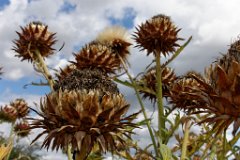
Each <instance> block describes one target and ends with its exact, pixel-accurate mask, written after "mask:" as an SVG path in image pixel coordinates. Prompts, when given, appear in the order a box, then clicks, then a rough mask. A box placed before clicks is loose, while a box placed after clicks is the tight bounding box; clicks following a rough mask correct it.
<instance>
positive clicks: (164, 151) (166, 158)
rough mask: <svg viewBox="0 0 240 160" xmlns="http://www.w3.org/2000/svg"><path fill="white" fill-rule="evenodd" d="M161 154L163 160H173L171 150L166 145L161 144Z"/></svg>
mask: <svg viewBox="0 0 240 160" xmlns="http://www.w3.org/2000/svg"><path fill="white" fill-rule="evenodd" d="M160 153H161V155H162V158H163V160H172V159H173V157H172V152H171V150H170V149H169V148H168V146H167V145H165V144H161V146H160Z"/></svg>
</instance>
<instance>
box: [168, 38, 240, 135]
mask: <svg viewBox="0 0 240 160" xmlns="http://www.w3.org/2000/svg"><path fill="white" fill-rule="evenodd" d="M239 46H240V43H239V42H235V43H234V44H232V45H231V47H230V49H229V51H228V53H227V54H226V55H224V56H223V57H222V58H220V59H218V60H217V61H216V62H215V63H214V64H212V65H211V66H210V67H208V68H206V71H205V77H204V79H203V78H202V77H198V76H193V78H194V80H196V81H197V83H198V84H200V86H201V87H200V88H199V89H197V90H196V91H195V92H191V91H185V93H184V92H180V93H182V94H181V95H182V98H180V97H179V98H178V99H182V100H181V101H180V102H181V103H179V105H178V107H179V106H180V107H181V105H182V107H183V108H184V109H186V110H192V109H193V108H196V109H197V111H196V110H195V111H194V112H192V114H199V113H205V114H206V116H205V118H204V119H203V120H202V121H201V123H205V122H206V123H208V124H213V130H215V131H216V134H220V133H222V132H223V131H224V130H227V129H228V128H229V126H230V125H231V124H233V134H236V132H237V131H238V129H239V127H240V117H239V115H240V91H239V88H240V56H239V55H240V52H239V51H240V50H239V49H238V48H239ZM180 89H181V87H180V86H179V88H176V89H175V90H176V91H177V92H175V95H174V94H173V95H174V96H173V97H176V95H177V93H179V91H181V90H180ZM190 99H192V101H190V102H191V103H192V102H193V100H194V102H196V104H195V103H194V105H192V104H190V105H188V104H185V103H183V101H186V100H190ZM173 100H174V99H173ZM175 103H176V102H175Z"/></svg>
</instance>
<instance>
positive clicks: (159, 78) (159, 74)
mask: <svg viewBox="0 0 240 160" xmlns="http://www.w3.org/2000/svg"><path fill="white" fill-rule="evenodd" d="M155 55H156V80H157V84H156V92H157V93H156V94H157V106H158V132H159V139H160V141H161V142H160V144H161V143H162V142H163V141H164V137H165V132H164V130H165V129H166V127H165V117H164V109H163V100H162V99H163V98H162V68H161V56H160V52H155Z"/></svg>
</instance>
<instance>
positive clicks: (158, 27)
mask: <svg viewBox="0 0 240 160" xmlns="http://www.w3.org/2000/svg"><path fill="white" fill-rule="evenodd" d="M136 29H137V32H135V34H134V39H135V41H136V42H137V47H139V48H142V50H144V49H146V50H147V55H149V54H150V53H153V54H155V51H157V52H161V54H163V55H164V56H166V55H167V54H169V53H170V52H174V51H175V50H176V48H177V47H179V46H180V45H179V44H178V43H177V41H178V40H183V39H182V38H179V37H178V35H177V34H178V32H179V31H180V29H177V27H176V26H175V25H174V24H173V22H172V21H171V19H170V17H168V16H165V15H162V14H160V15H156V16H154V17H152V18H151V19H150V20H147V21H146V22H145V23H143V24H141V25H140V26H139V27H138V28H136Z"/></svg>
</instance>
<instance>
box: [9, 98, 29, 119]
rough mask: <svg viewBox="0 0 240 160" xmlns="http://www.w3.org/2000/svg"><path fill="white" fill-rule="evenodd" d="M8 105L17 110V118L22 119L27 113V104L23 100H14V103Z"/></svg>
mask: <svg viewBox="0 0 240 160" xmlns="http://www.w3.org/2000/svg"><path fill="white" fill-rule="evenodd" d="M10 105H11V106H12V107H14V108H15V109H16V110H17V116H18V118H23V117H25V116H27V114H28V113H29V107H28V104H27V102H26V101H25V100H24V99H21V98H19V99H16V100H15V101H13V102H11V103H10Z"/></svg>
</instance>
